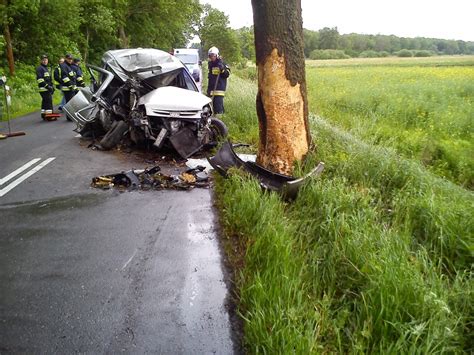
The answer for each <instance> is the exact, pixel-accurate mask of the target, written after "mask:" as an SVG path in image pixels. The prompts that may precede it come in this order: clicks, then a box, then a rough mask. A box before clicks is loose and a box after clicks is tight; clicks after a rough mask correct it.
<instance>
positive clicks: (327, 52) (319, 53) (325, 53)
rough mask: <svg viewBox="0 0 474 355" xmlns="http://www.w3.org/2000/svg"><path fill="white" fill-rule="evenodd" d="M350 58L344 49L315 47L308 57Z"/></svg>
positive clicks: (323, 58)
mask: <svg viewBox="0 0 474 355" xmlns="http://www.w3.org/2000/svg"><path fill="white" fill-rule="evenodd" d="M348 58H350V57H349V56H348V55H347V54H346V53H344V51H341V50H337V49H315V50H314V51H312V52H311V53H310V54H309V59H316V60H317V59H322V60H325V59H348Z"/></svg>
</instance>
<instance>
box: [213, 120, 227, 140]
mask: <svg viewBox="0 0 474 355" xmlns="http://www.w3.org/2000/svg"><path fill="white" fill-rule="evenodd" d="M210 129H211V141H220V140H222V139H224V138H225V137H227V133H228V131H229V130H228V129H227V126H226V125H225V123H224V122H222V121H221V120H219V119H217V118H211V126H210Z"/></svg>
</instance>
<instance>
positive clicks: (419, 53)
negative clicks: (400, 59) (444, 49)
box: [415, 50, 433, 57]
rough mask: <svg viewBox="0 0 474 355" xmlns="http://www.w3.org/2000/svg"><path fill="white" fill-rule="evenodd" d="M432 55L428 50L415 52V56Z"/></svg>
mask: <svg viewBox="0 0 474 355" xmlns="http://www.w3.org/2000/svg"><path fill="white" fill-rule="evenodd" d="M432 55H433V53H432V52H430V51H426V50H423V51H417V52H415V57H431V56H432Z"/></svg>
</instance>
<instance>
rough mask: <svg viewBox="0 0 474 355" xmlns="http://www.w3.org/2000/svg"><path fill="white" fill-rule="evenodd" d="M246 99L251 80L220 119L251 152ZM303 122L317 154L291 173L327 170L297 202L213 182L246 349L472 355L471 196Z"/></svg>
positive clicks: (324, 123) (235, 83) (339, 133)
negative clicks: (322, 164)
mask: <svg viewBox="0 0 474 355" xmlns="http://www.w3.org/2000/svg"><path fill="white" fill-rule="evenodd" d="M249 92H255V83H252V82H250V81H245V80H237V79H235V76H234V77H232V81H231V82H230V83H229V91H228V95H227V98H226V110H227V111H226V114H225V115H224V117H223V118H224V120H225V121H226V123H228V124H229V125H230V124H231V122H232V121H234V120H236V121H238V133H235V137H236V138H238V139H239V140H246V139H245V132H250V137H249V139H248V140H249V141H250V142H252V143H253V142H254V139H255V136H254V132H255V131H256V130H257V119H256V114H255V112H254V111H255V101H254V99H252V100H248V101H246V102H245V101H241V99H240V98H239V96H240V95H244V96H245V95H248V93H249ZM233 100H237V101H238V102H239V104H235V105H233ZM241 112H245V113H246V114H245V117H240V118H239V115H240V113H241ZM245 118H246V120H245ZM310 123H311V131H312V135H313V139H314V141H315V142H316V143H317V151H312V152H310V154H309V155H308V157H307V159H306V161H305V163H304V164H302V165H301V166H300V167H299V169H298V171H297V174H298V175H301V174H303V173H304V172H305V171H307V170H308V169H310V168H312V167H314V166H315V165H316V164H317V162H319V161H324V162H325V163H326V170H325V171H324V172H323V174H322V176H321V177H320V178H319V179H314V180H312V181H310V182H309V183H308V184H307V185H306V186H304V188H303V189H302V190H301V191H300V194H299V197H298V198H297V199H296V201H295V202H294V203H292V204H286V203H284V202H282V201H281V200H280V199H279V197H278V196H277V195H275V194H269V193H264V192H262V190H261V189H260V187H259V186H258V184H257V183H256V182H255V181H254V180H253V179H251V178H248V177H245V176H242V175H241V174H234V175H233V176H232V177H231V178H230V179H226V180H224V179H218V182H217V193H218V196H219V200H220V202H219V205H220V209H221V221H222V224H223V226H224V229H225V232H226V236H227V237H228V238H229V240H231V241H232V243H234V245H238V246H239V247H237V248H235V247H234V248H230V247H229V248H228V249H227V250H228V253H230V254H231V255H230V258H231V260H235V259H236V255H234V253H235V251H236V250H237V251H238V253H240V258H241V261H240V262H239V263H238V265H237V266H238V270H237V271H236V284H237V287H238V289H239V292H240V303H239V311H240V313H241V316H242V319H243V320H244V328H245V329H244V331H245V338H244V343H245V346H246V349H247V350H248V352H250V353H328V352H330V353H333V352H338V353H367V352H375V353H394V354H398V353H469V352H471V351H473V350H474V343H473V337H472V332H473V319H474V309H473V302H472V300H473V293H474V285H473V281H472V272H473V269H472V266H473V264H472V263H473V260H474V258H473V251H474V240H473V236H474V224H473V218H472V215H473V211H474V196H473V194H472V192H470V191H468V190H465V189H463V188H462V187H460V186H457V185H456V184H454V183H451V182H449V181H447V180H445V179H443V178H440V177H439V176H437V175H436V174H434V173H433V172H432V171H428V170H427V169H426V168H425V166H424V165H423V164H422V163H420V161H419V160H418V159H410V158H408V157H406V156H404V155H403V154H401V153H400V152H399V151H398V150H397V149H396V148H395V147H393V146H392V147H390V146H388V147H385V146H384V145H383V144H382V143H380V142H378V143H377V144H374V142H373V141H372V140H370V139H363V137H361V136H360V135H358V134H355V133H354V132H350V131H348V130H346V129H345V128H344V127H343V126H342V127H341V125H336V124H335V123H333V122H330V121H329V120H326V119H323V118H320V117H317V116H315V115H311V120H310ZM231 133H232V134H234V133H233V132H232V130H231ZM237 259H238V258H237Z"/></svg>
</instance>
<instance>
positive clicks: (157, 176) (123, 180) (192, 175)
mask: <svg viewBox="0 0 474 355" xmlns="http://www.w3.org/2000/svg"><path fill="white" fill-rule="evenodd" d="M205 169H206V168H205V167H204V166H200V165H199V166H196V167H194V168H189V169H187V170H185V171H184V172H182V173H180V174H178V175H168V174H164V173H162V172H161V168H160V167H159V166H158V165H156V166H154V167H152V168H147V169H143V170H128V171H122V172H121V173H118V174H111V175H101V176H97V177H94V178H93V179H92V183H91V186H92V187H95V188H99V189H103V190H107V189H111V188H117V189H119V190H136V189H141V190H162V189H177V190H190V189H192V188H194V187H201V188H207V187H209V176H208V175H207V173H206V172H205V171H204V170H205Z"/></svg>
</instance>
